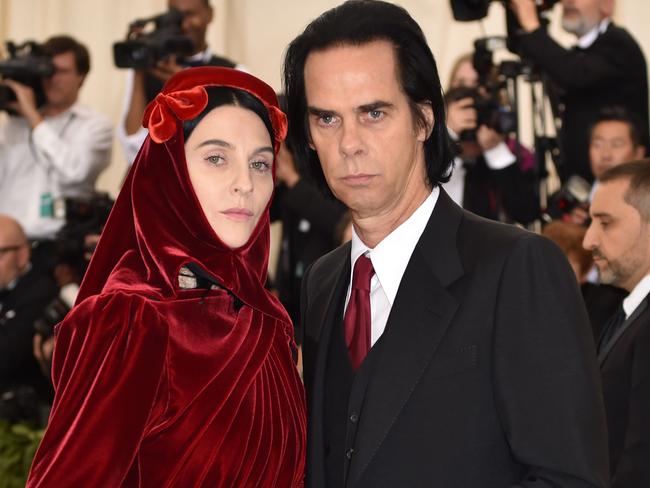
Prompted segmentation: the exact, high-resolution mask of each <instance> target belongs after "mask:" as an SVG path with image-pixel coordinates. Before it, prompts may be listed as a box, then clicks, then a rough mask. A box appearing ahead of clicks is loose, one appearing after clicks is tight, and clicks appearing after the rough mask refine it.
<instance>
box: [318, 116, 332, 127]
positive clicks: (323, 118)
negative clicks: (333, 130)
mask: <svg viewBox="0 0 650 488" xmlns="http://www.w3.org/2000/svg"><path fill="white" fill-rule="evenodd" d="M319 120H320V122H321V123H322V124H325V125H330V124H331V123H332V122H333V121H334V116H332V115H321V116H320V117H319Z"/></svg>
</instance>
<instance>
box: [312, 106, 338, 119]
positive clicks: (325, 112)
mask: <svg viewBox="0 0 650 488" xmlns="http://www.w3.org/2000/svg"><path fill="white" fill-rule="evenodd" d="M307 112H309V114H310V115H314V116H316V117H324V116H326V115H328V116H333V115H338V114H337V113H336V111H334V110H326V109H324V108H318V107H313V106H311V105H310V106H309V107H307Z"/></svg>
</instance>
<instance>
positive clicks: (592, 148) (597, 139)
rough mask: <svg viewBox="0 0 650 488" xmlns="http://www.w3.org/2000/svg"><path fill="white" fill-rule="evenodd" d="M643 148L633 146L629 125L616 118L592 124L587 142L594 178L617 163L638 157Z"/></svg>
mask: <svg viewBox="0 0 650 488" xmlns="http://www.w3.org/2000/svg"><path fill="white" fill-rule="evenodd" d="M643 153H644V148H643V147H642V146H635V145H634V142H633V141H632V137H630V127H629V125H628V124H627V123H625V122H621V121H618V120H606V121H604V122H600V123H598V124H596V125H595V126H594V128H593V129H592V131H591V141H590V143H589V159H590V162H591V172H592V173H593V175H594V177H595V178H600V176H601V175H602V174H603V173H604V172H605V171H607V170H608V169H610V168H613V167H614V166H618V165H619V164H622V163H626V162H628V161H633V160H635V159H640V158H642V157H643Z"/></svg>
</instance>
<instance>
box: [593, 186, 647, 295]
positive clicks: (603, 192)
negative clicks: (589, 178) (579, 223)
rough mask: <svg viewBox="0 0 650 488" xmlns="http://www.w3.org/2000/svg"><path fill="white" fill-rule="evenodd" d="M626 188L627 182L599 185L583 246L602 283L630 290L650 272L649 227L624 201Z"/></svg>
mask: <svg viewBox="0 0 650 488" xmlns="http://www.w3.org/2000/svg"><path fill="white" fill-rule="evenodd" d="M628 186H629V181H628V180H627V179H619V180H614V181H608V182H605V183H602V184H601V185H599V186H598V188H597V189H596V193H595V195H594V199H593V201H592V202H591V208H590V211H589V212H590V214H591V218H592V222H591V225H590V226H589V229H587V233H586V235H585V238H584V241H583V243H582V245H583V246H584V248H585V249H587V250H589V251H591V253H592V254H593V256H594V263H595V264H596V266H597V267H598V272H599V275H600V281H601V282H602V283H606V284H612V285H616V286H619V287H621V288H624V289H626V290H628V291H631V290H632V289H633V288H634V287H635V286H636V284H637V283H638V282H639V281H640V280H641V278H643V277H644V276H645V275H646V274H647V273H648V271H649V270H650V230H649V229H650V226H649V225H648V223H647V222H645V221H643V219H642V218H641V215H640V214H639V212H638V211H637V210H636V209H635V208H634V207H632V206H631V205H628V204H627V203H626V202H625V200H624V196H625V192H626V191H627V189H628Z"/></svg>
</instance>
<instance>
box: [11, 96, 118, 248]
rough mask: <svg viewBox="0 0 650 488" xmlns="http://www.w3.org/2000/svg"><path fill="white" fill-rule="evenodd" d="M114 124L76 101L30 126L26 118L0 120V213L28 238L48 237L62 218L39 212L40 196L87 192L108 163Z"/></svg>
mask: <svg viewBox="0 0 650 488" xmlns="http://www.w3.org/2000/svg"><path fill="white" fill-rule="evenodd" d="M112 143H113V128H112V124H111V122H110V120H109V119H108V118H106V117H105V116H104V115H102V114H100V113H98V112H95V111H94V110H91V109H89V108H86V107H83V106H81V105H79V104H75V105H73V106H72V107H70V108H69V109H68V110H66V111H65V112H62V113H60V114H58V115H55V116H53V117H45V118H44V120H43V121H42V122H41V123H40V124H38V125H37V126H36V128H35V129H33V130H32V129H31V127H30V126H29V123H28V122H27V120H26V119H25V118H24V117H19V116H12V117H6V119H5V120H4V122H3V123H0V213H4V214H8V215H10V216H11V217H13V218H15V219H16V220H17V221H18V222H19V223H20V224H21V225H22V227H23V228H24V230H25V233H26V234H27V235H28V236H29V237H30V238H52V237H54V235H55V234H56V232H57V231H58V230H59V229H60V228H61V227H62V226H63V223H64V222H63V220H62V219H58V218H54V217H48V216H43V215H41V199H42V198H43V196H44V195H48V196H51V197H52V198H53V199H56V198H59V197H79V196H83V195H89V194H91V193H92V192H93V190H94V188H95V182H96V181H97V177H98V176H99V174H100V173H101V172H102V170H103V169H104V168H106V166H108V164H109V163H110V158H111V146H112Z"/></svg>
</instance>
